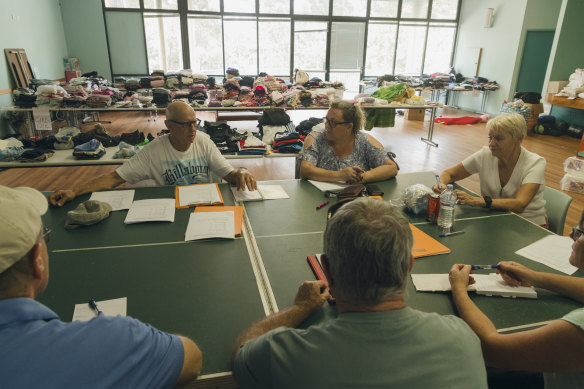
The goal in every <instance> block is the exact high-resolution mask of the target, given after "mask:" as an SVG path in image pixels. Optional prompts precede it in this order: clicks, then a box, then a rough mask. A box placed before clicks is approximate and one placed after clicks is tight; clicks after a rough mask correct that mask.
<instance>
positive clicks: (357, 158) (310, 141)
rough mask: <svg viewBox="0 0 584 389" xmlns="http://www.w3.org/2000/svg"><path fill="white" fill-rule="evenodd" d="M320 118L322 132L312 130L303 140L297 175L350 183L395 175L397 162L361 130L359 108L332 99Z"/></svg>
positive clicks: (318, 179)
mask: <svg viewBox="0 0 584 389" xmlns="http://www.w3.org/2000/svg"><path fill="white" fill-rule="evenodd" d="M324 121H325V129H326V131H325V132H315V131H313V132H311V133H310V134H309V135H308V136H307V137H306V139H305V141H304V151H303V152H302V155H301V158H302V162H301V164H300V178H307V179H310V180H316V181H330V182H347V183H351V184H354V183H365V182H373V181H382V180H387V179H390V178H392V177H395V175H396V174H397V169H398V168H397V165H396V164H395V162H394V161H392V159H391V158H390V157H389V156H388V154H387V152H386V151H384V150H383V146H382V145H381V143H379V142H378V141H377V140H376V139H375V138H373V137H372V136H371V135H366V134H364V133H362V132H361V129H362V128H363V123H364V117H363V112H362V111H361V108H359V107H357V106H355V104H353V103H352V102H349V101H342V100H337V101H334V102H333V103H332V104H331V107H330V109H329V110H328V112H327V114H326V118H325V119H324Z"/></svg>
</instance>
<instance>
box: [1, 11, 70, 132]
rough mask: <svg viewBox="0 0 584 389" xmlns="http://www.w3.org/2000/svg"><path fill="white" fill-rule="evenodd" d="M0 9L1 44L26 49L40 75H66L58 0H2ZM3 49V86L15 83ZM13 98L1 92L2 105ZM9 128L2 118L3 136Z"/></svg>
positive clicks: (10, 86) (34, 68)
mask: <svg viewBox="0 0 584 389" xmlns="http://www.w3.org/2000/svg"><path fill="white" fill-rule="evenodd" d="M0 9H1V10H2V12H1V13H0V46H1V48H2V49H5V48H11V49H14V48H16V49H20V48H22V49H25V50H26V55H27V56H28V59H29V62H30V64H31V66H32V68H33V71H35V72H36V74H35V75H36V77H38V78H49V79H57V78H63V77H65V73H64V69H63V57H66V56H67V46H66V44H65V33H64V31H63V21H62V19H61V9H60V7H59V2H58V0H0ZM13 15H14V19H16V20H14V19H13ZM3 51H4V50H2V54H1V55H2V61H0V90H3V89H10V88H14V87H15V84H14V80H13V79H12V74H11V73H10V70H9V68H8V61H7V60H6V56H5V55H4V52H3ZM11 99H12V95H10V94H5V95H1V96H0V106H7V105H11ZM8 131H9V130H8V127H7V126H6V125H5V123H4V120H0V137H3V136H6V135H8Z"/></svg>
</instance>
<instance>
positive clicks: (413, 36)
mask: <svg viewBox="0 0 584 389" xmlns="http://www.w3.org/2000/svg"><path fill="white" fill-rule="evenodd" d="M425 40H426V24H425V23H423V22H420V23H412V22H410V23H407V24H406V23H404V24H401V25H400V26H399V33H398V40H397V50H396V59H395V74H420V73H421V72H422V56H423V54H424V53H423V51H424V41H425Z"/></svg>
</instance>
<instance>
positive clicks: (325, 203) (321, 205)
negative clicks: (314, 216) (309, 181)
mask: <svg viewBox="0 0 584 389" xmlns="http://www.w3.org/2000/svg"><path fill="white" fill-rule="evenodd" d="M328 203H329V201H328V200H327V201H325V202H324V203H322V204H320V205H317V206H316V209H317V210H318V209H321V208H322V207H324V206H325V205H327V204H328Z"/></svg>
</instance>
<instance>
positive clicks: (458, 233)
mask: <svg viewBox="0 0 584 389" xmlns="http://www.w3.org/2000/svg"><path fill="white" fill-rule="evenodd" d="M460 234H464V231H454V232H447V233H446V234H440V235H439V236H440V237H441V238H445V237H447V236H452V235H460Z"/></svg>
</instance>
